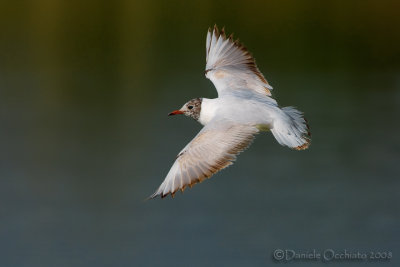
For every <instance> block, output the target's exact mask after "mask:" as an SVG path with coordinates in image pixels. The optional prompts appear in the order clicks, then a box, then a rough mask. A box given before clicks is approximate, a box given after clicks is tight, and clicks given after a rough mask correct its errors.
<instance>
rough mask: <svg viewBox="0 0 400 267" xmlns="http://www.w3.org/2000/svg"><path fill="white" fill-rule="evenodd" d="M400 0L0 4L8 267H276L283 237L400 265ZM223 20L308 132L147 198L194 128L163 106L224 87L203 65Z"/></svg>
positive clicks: (2, 234)
mask: <svg viewBox="0 0 400 267" xmlns="http://www.w3.org/2000/svg"><path fill="white" fill-rule="evenodd" d="M399 10H400V4H399V2H398V1H317V0H315V1H215V0H214V1H209V0H202V1H128V0H126V1H57V0H47V1H39V0H38V1H0V108H1V113H0V123H1V127H0V148H1V149H0V157H1V161H0V164H1V168H0V203H1V204H0V266H161V265H163V266H189V265H190V266H204V265H209V266H222V265H229V266H270V265H272V264H274V261H273V260H272V256H271V255H272V252H273V250H274V249H276V248H282V249H296V250H299V251H303V252H304V251H307V250H312V249H316V250H317V251H318V250H319V251H322V250H324V249H327V248H332V249H335V250H337V251H343V250H344V249H347V250H352V251H361V252H367V251H392V252H393V255H394V258H393V259H391V260H390V261H388V262H382V261H378V262H375V263H371V264H374V265H375V264H380V263H383V264H384V265H385V266H390V265H393V266H396V265H397V266H398V264H399V256H400V243H399V237H400V215H399V214H400V213H399V211H400V209H399V201H400V194H399V188H400V181H399V177H400V166H399V163H400V139H399V131H400V124H399V116H400V49H399V47H400V31H399V27H400V14H399V13H400V12H399ZM215 23H216V24H217V25H219V26H221V27H222V26H225V27H226V30H227V32H228V33H231V32H234V34H235V36H236V37H240V40H241V41H243V42H244V44H245V45H246V46H247V47H248V48H249V50H250V51H251V52H252V53H253V54H254V56H255V57H256V59H257V63H258V66H259V68H260V69H261V71H262V72H263V73H264V75H265V76H266V78H267V79H268V81H269V82H270V83H271V85H272V86H274V91H273V95H274V97H276V98H277V100H278V102H279V103H280V105H282V106H288V105H294V106H296V107H298V108H299V109H300V110H302V111H303V112H305V114H306V117H307V118H308V120H309V122H310V125H311V130H312V133H313V143H312V146H311V147H310V149H309V150H307V151H302V152H298V151H292V150H290V149H287V148H284V147H281V146H279V145H278V144H277V142H276V141H275V140H274V139H273V137H272V136H271V135H270V134H263V135H260V136H258V138H257V140H256V141H255V143H254V144H253V145H252V146H251V147H250V149H249V150H248V151H246V152H245V153H243V154H241V155H240V157H239V158H238V161H237V163H236V164H235V165H233V166H232V167H230V168H228V169H226V170H224V171H223V172H221V173H218V174H217V175H215V176H214V177H213V178H212V179H210V180H208V181H206V182H204V183H202V184H200V185H196V186H195V187H194V188H193V189H190V190H186V191H185V193H184V194H183V195H181V194H180V193H179V194H177V196H176V197H175V199H170V198H167V199H163V200H160V199H157V200H152V201H144V199H145V198H146V197H147V196H149V195H150V194H151V193H153V191H154V190H155V189H156V188H157V187H158V186H159V184H160V183H161V182H162V180H163V179H164V177H165V175H166V174H167V172H168V170H169V168H170V166H171V165H172V163H173V161H174V158H175V155H176V154H177V153H178V152H179V151H180V150H181V149H182V148H183V147H184V146H185V145H186V143H188V142H189V141H190V140H191V139H192V137H193V136H194V135H195V134H196V133H197V132H198V131H199V130H200V128H201V126H200V125H199V124H198V123H196V122H195V121H193V120H190V119H187V118H183V117H179V118H178V117H177V118H175V117H174V118H168V117H167V116H166V115H167V114H168V112H170V111H171V110H173V109H176V108H179V107H181V105H182V104H183V103H185V102H186V101H187V100H189V99H192V98H194V97H208V98H212V97H216V96H217V95H216V91H215V89H214V87H213V85H212V84H211V82H210V81H208V80H207V79H205V78H204V74H203V73H204V66H205V38H206V31H207V29H208V27H210V26H213V25H214V24H215ZM342 263H343V262H336V264H342ZM346 263H349V262H346ZM350 263H351V262H350ZM309 264H310V263H309V262H305V261H299V262H296V266H309ZM314 265H325V264H324V263H322V262H316V263H315V264H314ZM333 265H335V264H333ZM333 265H331V266H333Z"/></svg>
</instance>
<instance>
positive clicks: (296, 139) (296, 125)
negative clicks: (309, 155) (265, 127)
mask: <svg viewBox="0 0 400 267" xmlns="http://www.w3.org/2000/svg"><path fill="white" fill-rule="evenodd" d="M282 111H283V112H282V113H280V114H279V117H276V119H275V120H274V124H273V128H272V129H271V132H272V134H273V135H274V137H275V139H276V140H277V141H278V143H279V144H281V145H283V146H288V147H290V148H294V149H297V150H303V149H307V148H308V147H309V145H310V143H311V139H310V137H311V133H310V132H309V127H308V125H307V121H306V119H305V118H304V117H303V113H302V112H300V111H298V110H297V109H295V108H294V107H284V108H282Z"/></svg>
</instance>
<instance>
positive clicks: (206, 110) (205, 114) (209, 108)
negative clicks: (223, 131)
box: [199, 98, 218, 125]
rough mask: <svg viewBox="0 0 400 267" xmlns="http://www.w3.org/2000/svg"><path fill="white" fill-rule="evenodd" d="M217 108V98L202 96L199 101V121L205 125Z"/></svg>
mask: <svg viewBox="0 0 400 267" xmlns="http://www.w3.org/2000/svg"><path fill="white" fill-rule="evenodd" d="M217 108H218V98H215V99H208V98H203V101H202V102H201V111H200V117H199V122H200V123H201V124H203V125H206V124H207V123H208V122H210V121H211V120H212V119H213V118H214V116H215V114H216V110H217Z"/></svg>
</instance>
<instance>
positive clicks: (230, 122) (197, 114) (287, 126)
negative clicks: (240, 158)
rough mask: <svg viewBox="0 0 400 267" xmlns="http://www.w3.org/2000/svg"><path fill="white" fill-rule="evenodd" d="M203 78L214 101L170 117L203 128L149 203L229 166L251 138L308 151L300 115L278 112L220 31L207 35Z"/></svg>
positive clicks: (251, 67) (238, 48) (264, 85)
mask: <svg viewBox="0 0 400 267" xmlns="http://www.w3.org/2000/svg"><path fill="white" fill-rule="evenodd" d="M205 76H206V77H207V78H208V79H210V80H211V82H212V83H213V84H214V86H215V88H216V89H217V92H218V97H217V98H214V99H208V98H195V99H192V100H190V101H188V102H187V103H185V104H184V105H183V107H182V108H181V109H179V110H175V111H173V112H171V113H170V114H169V115H177V114H184V115H186V116H188V117H191V118H193V119H195V120H196V121H198V122H199V123H201V124H202V125H204V127H203V128H202V129H201V131H200V132H199V133H198V134H197V135H196V136H195V137H194V139H193V140H192V141H191V142H190V143H189V144H187V145H186V146H185V148H183V149H182V151H181V152H180V153H179V154H178V156H177V157H176V160H175V163H174V164H173V165H172V167H171V169H170V171H169V172H168V174H167V177H166V178H165V180H164V181H163V182H162V184H161V185H160V187H159V188H158V189H157V191H156V192H154V194H153V195H151V196H150V198H154V197H156V196H159V195H160V196H161V197H165V196H167V195H168V194H171V196H172V197H173V196H174V194H175V193H176V192H177V191H178V190H181V191H182V192H183V190H184V189H185V188H186V187H187V186H189V187H191V186H192V185H193V184H196V183H198V182H202V181H203V180H205V179H206V178H210V177H211V176H212V175H213V174H215V173H216V172H218V171H220V170H222V169H224V168H226V167H228V166H229V165H231V164H232V163H233V162H234V161H235V159H236V156H237V155H238V154H239V153H240V152H242V151H243V150H245V149H246V148H248V147H249V145H250V144H251V143H252V141H253V140H254V138H255V135H256V134H258V133H260V132H264V131H271V133H272V135H273V136H274V137H275V139H276V141H278V143H279V144H281V145H283V146H287V147H290V148H292V149H296V150H304V149H307V148H308V147H309V145H310V142H311V139H310V137H311V134H310V132H309V127H308V124H307V121H306V119H305V118H304V117H303V114H302V112H300V111H298V110H297V109H295V108H293V107H283V108H281V107H279V106H278V103H277V102H276V100H275V99H273V98H272V95H271V90H272V87H271V85H269V83H268V82H267V80H266V79H265V78H264V75H263V74H262V73H261V72H260V70H259V69H258V67H257V65H256V62H255V60H254V58H253V56H252V55H251V54H250V52H249V51H248V50H247V49H246V48H245V47H244V46H243V44H241V43H240V42H239V40H234V39H233V35H230V36H229V37H227V36H226V35H225V32H224V29H222V30H221V31H219V30H218V28H217V27H216V26H214V28H213V29H211V28H210V29H209V30H208V32H207V39H206V68H205Z"/></svg>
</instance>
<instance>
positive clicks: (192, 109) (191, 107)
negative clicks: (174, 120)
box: [168, 98, 203, 120]
mask: <svg viewBox="0 0 400 267" xmlns="http://www.w3.org/2000/svg"><path fill="white" fill-rule="evenodd" d="M202 100H203V99H202V98H194V99H192V100H190V101H188V102H187V103H186V104H185V105H183V107H182V108H181V109H178V110H174V111H172V112H171V113H169V114H168V116H172V115H178V114H185V116H188V117H192V118H193V119H195V120H199V118H200V111H201V102H202Z"/></svg>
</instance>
